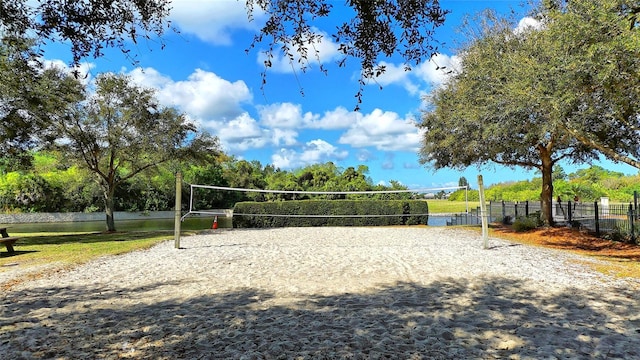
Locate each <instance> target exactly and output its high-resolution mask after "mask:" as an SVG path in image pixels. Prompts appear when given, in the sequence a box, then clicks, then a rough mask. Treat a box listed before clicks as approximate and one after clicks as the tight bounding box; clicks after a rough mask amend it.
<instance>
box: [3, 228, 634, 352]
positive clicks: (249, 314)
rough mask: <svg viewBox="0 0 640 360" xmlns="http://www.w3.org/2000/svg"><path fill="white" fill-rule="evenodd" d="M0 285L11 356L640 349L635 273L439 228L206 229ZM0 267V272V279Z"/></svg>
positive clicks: (5, 349) (5, 347)
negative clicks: (598, 268) (604, 270)
mask: <svg viewBox="0 0 640 360" xmlns="http://www.w3.org/2000/svg"><path fill="white" fill-rule="evenodd" d="M181 244H182V247H183V249H180V250H177V249H175V248H174V243H173V242H172V241H170V242H166V243H163V244H160V245H158V246H156V247H154V248H152V249H150V250H147V251H140V252H135V253H130V254H126V255H122V256H116V257H108V258H104V259H100V260H98V261H94V262H92V263H90V264H87V265H85V266H81V267H79V268H76V269H74V270H72V271H68V272H64V273H60V274H56V275H55V276H51V277H47V278H44V279H40V280H35V281H29V282H25V283H23V284H21V285H19V286H17V287H15V288H13V289H12V290H11V291H9V292H8V293H4V294H2V305H3V306H2V309H1V310H0V357H2V358H7V359H14V358H15V359H18V358H24V359H44V358H46V359H49V358H60V359H80V358H83V359H84V358H92V359H103V358H108V359H116V358H135V359H140V358H147V359H229V358H231V359H277V358H282V359H343V358H344V359H377V358H392V359H433V358H435V359H492V358H500V359H504V358H514V359H542V358H544V359H547V358H551V359H554V358H559V359H568V358H570V359H574V358H578V359H580V358H583V359H592V358H593V359H601V358H602V359H604V358H607V359H611V358H618V359H634V358H636V359H640V340H639V339H640V295H639V292H638V290H639V289H640V282H639V281H637V280H632V279H613V278H610V277H607V276H604V275H602V274H599V273H597V272H594V271H593V270H591V269H590V268H589V267H588V266H587V264H588V263H592V262H595V261H596V260H593V259H591V258H587V257H580V256H577V255H572V254H568V253H565V252H559V251H553V250H548V249H540V248H534V247H529V246H525V245H516V244H511V243H509V242H506V241H502V240H498V239H491V240H490V247H491V248H490V249H489V250H483V249H482V239H481V238H480V236H479V235H478V234H477V233H474V232H469V231H464V230H459V229H447V228H408V229H407V228H294V229H291V228H288V229H269V230H216V231H215V232H214V233H213V234H210V235H201V236H192V237H185V238H183V239H182V242H181ZM0 281H1V279H0Z"/></svg>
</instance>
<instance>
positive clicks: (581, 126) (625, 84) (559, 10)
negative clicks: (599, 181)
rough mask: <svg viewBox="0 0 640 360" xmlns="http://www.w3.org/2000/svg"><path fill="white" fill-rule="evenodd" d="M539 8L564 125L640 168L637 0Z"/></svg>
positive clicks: (573, 0)
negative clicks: (541, 9)
mask: <svg viewBox="0 0 640 360" xmlns="http://www.w3.org/2000/svg"><path fill="white" fill-rule="evenodd" d="M548 3H551V4H554V5H553V6H551V5H549V4H547V5H548V6H547V8H546V11H543V12H541V15H540V20H541V22H542V24H544V28H543V31H541V32H540V34H537V35H538V36H540V37H544V38H546V39H547V41H546V42H545V49H544V52H545V53H548V62H546V63H544V64H540V67H543V66H547V67H550V68H552V69H553V78H551V79H549V81H552V82H553V85H554V93H553V98H552V99H551V101H552V102H553V104H554V107H555V108H556V109H557V111H558V112H560V113H562V114H563V115H564V117H565V121H564V122H563V123H562V125H563V126H564V128H565V130H566V131H567V132H569V133H570V134H571V135H572V136H574V137H575V138H576V139H578V140H579V141H581V142H582V143H584V144H585V145H588V146H590V147H592V148H594V149H597V150H598V151H599V152H601V153H602V154H603V155H604V156H606V157H607V158H609V159H611V160H613V161H616V162H624V163H626V164H628V165H631V166H633V167H636V168H638V169H640V23H639V22H638V20H637V14H638V12H639V11H640V5H639V4H638V2H637V0H597V1H593V0H570V1H566V0H565V1H559V0H556V1H549V2H548Z"/></svg>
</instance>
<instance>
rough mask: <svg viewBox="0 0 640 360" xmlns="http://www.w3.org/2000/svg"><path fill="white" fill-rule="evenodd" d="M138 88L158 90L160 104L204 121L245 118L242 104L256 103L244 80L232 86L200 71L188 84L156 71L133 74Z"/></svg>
mask: <svg viewBox="0 0 640 360" xmlns="http://www.w3.org/2000/svg"><path fill="white" fill-rule="evenodd" d="M129 75H130V76H131V77H132V78H133V80H134V81H135V82H137V83H138V84H141V85H144V86H148V87H154V88H156V89H158V93H157V97H158V100H159V101H160V102H161V103H162V104H164V105H167V106H176V107H178V108H180V109H181V110H183V111H185V112H187V113H188V114H189V115H191V116H194V117H197V118H202V119H219V118H227V119H233V118H235V117H237V116H239V115H240V114H242V109H241V106H240V105H241V104H242V103H244V102H248V101H250V100H251V99H252V95H251V92H250V91H249V88H248V87H247V85H246V84H245V83H244V81H242V80H238V81H235V82H230V81H228V80H225V79H223V78H221V77H219V76H218V75H216V74H215V73H212V72H208V71H204V70H201V69H196V70H195V71H194V72H193V73H192V74H191V75H189V77H188V78H187V80H184V81H173V80H172V79H170V78H168V77H166V76H163V75H162V74H160V73H158V71H156V70H155V69H153V68H146V69H140V68H137V69H135V70H133V71H131V72H130V73H129Z"/></svg>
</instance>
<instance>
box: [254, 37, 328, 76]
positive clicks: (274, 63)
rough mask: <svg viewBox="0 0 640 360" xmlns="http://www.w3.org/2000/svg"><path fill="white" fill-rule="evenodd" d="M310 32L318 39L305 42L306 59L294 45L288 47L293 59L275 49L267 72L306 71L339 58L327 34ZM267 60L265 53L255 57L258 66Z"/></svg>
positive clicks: (262, 52)
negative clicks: (317, 35)
mask: <svg viewBox="0 0 640 360" xmlns="http://www.w3.org/2000/svg"><path fill="white" fill-rule="evenodd" d="M312 31H314V32H316V33H317V34H319V35H320V38H319V39H316V40H313V41H307V46H306V47H307V56H306V59H304V58H303V57H302V55H301V54H300V53H299V52H298V50H297V49H296V47H295V46H294V45H290V48H291V53H292V54H293V59H290V58H289V57H288V56H286V55H283V54H282V53H281V52H280V51H279V49H277V50H276V51H275V52H274V53H273V58H272V59H270V61H271V67H270V68H269V70H270V71H274V72H278V73H293V72H297V71H301V70H306V68H309V67H312V66H314V65H318V66H319V65H320V64H324V63H327V62H329V61H332V60H335V59H337V58H338V57H339V56H340V53H339V52H338V45H336V44H335V43H334V42H333V41H331V38H330V37H329V36H328V35H327V33H325V32H322V31H319V30H318V29H312ZM316 51H317V54H316ZM267 60H268V59H267V55H266V53H265V51H261V52H260V53H259V54H258V57H257V61H258V64H260V65H264V64H265V61H267Z"/></svg>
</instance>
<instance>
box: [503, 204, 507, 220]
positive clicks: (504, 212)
mask: <svg viewBox="0 0 640 360" xmlns="http://www.w3.org/2000/svg"><path fill="white" fill-rule="evenodd" d="M506 216H507V212H506V209H505V208H504V200H502V220H503V221H504V218H505V217H506Z"/></svg>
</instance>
